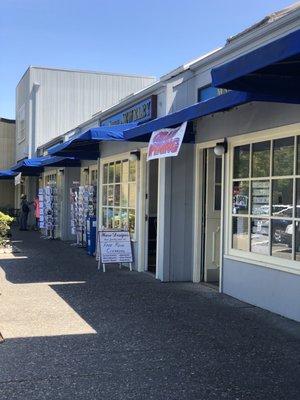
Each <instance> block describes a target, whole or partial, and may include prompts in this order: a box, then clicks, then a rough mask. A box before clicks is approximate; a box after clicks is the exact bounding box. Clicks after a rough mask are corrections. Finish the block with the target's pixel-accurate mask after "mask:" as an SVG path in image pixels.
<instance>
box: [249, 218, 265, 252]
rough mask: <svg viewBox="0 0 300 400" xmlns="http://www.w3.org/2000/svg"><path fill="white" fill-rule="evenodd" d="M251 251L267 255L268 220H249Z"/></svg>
mask: <svg viewBox="0 0 300 400" xmlns="http://www.w3.org/2000/svg"><path fill="white" fill-rule="evenodd" d="M251 251H252V252H253V253H258V254H267V255H268V254H269V220H267V219H258V218H253V219H252V220H251Z"/></svg>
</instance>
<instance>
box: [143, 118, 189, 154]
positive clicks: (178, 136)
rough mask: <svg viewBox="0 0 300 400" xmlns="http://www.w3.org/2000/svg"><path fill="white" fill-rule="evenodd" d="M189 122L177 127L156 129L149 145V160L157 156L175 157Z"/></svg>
mask: <svg viewBox="0 0 300 400" xmlns="http://www.w3.org/2000/svg"><path fill="white" fill-rule="evenodd" d="M186 125H187V122H184V123H183V124H182V125H180V126H178V127H177V128H166V129H159V130H158V131H154V132H153V133H152V135H151V139H150V142H149V145H148V154H147V161H150V160H155V159H156V158H164V157H175V156H177V155H178V153H179V150H180V147H181V143H182V140H183V137H184V134H185V130H186Z"/></svg>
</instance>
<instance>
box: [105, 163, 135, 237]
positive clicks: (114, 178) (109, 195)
mask: <svg viewBox="0 0 300 400" xmlns="http://www.w3.org/2000/svg"><path fill="white" fill-rule="evenodd" d="M135 207H136V162H135V161H133V162H132V161H128V160H119V161H115V162H110V163H107V164H104V165H103V184H102V225H103V226H104V227H106V228H116V229H117V228H119V229H126V228H128V229H129V231H130V233H131V234H133V233H134V232H135Z"/></svg>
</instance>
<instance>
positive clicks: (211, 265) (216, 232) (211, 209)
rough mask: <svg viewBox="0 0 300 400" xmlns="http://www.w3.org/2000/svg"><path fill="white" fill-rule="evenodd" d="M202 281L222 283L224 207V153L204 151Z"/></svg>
mask: <svg viewBox="0 0 300 400" xmlns="http://www.w3.org/2000/svg"><path fill="white" fill-rule="evenodd" d="M202 188H203V189H202V190H203V191H202V204H203V207H202V240H201V243H202V252H201V254H202V257H201V259H202V260H201V281H203V282H207V283H210V284H212V285H215V286H217V287H218V286H219V280H220V242H221V241H220V239H221V209H222V156H216V155H215V153H214V150H213V149H205V150H204V154H203V185H202Z"/></svg>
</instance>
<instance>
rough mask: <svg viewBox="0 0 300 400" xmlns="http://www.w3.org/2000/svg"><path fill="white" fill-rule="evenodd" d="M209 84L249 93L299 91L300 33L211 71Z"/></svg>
mask: <svg viewBox="0 0 300 400" xmlns="http://www.w3.org/2000/svg"><path fill="white" fill-rule="evenodd" d="M212 82H213V85H214V86H216V87H222V88H227V89H234V90H244V91H248V92H260V93H273V94H274V93H280V94H282V93H285V94H289V95H293V94H295V93H297V92H299V89H300V30H297V31H295V32H292V33H290V34H288V35H286V36H284V37H282V38H279V39H277V40H275V41H273V42H271V43H268V44H266V45H264V46H262V47H259V48H258V49H255V50H253V51H251V52H249V53H247V54H245V55H243V56H240V57H238V58H236V59H235V60H232V61H230V62H228V63H226V64H223V65H221V66H219V67H216V68H214V69H213V70H212Z"/></svg>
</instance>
